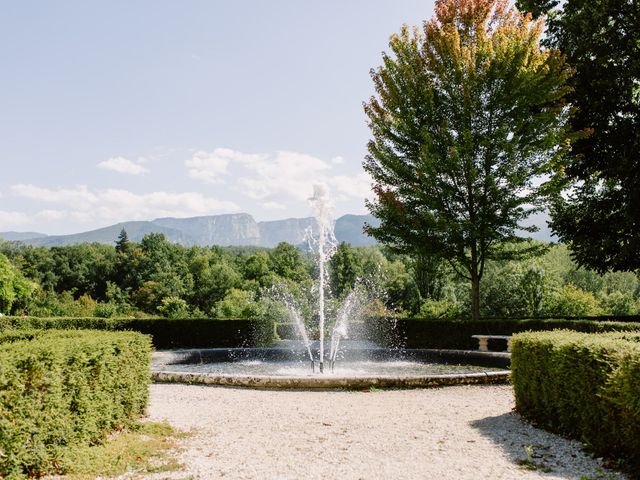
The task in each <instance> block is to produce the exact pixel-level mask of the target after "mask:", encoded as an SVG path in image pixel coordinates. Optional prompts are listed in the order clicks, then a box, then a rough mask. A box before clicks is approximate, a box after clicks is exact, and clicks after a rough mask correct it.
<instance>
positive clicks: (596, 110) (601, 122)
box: [517, 0, 640, 272]
mask: <svg viewBox="0 0 640 480" xmlns="http://www.w3.org/2000/svg"><path fill="white" fill-rule="evenodd" d="M517 5H518V7H519V8H520V9H521V10H522V11H532V12H533V13H534V14H535V15H548V35H547V40H546V43H547V45H548V46H551V47H554V48H559V49H560V50H561V51H562V52H563V53H564V54H566V56H567V62H568V63H569V64H570V65H571V66H572V67H574V68H575V74H574V75H573V77H572V78H571V80H570V84H571V87H572V92H571V93H570V94H569V95H568V97H567V99H568V101H569V102H571V104H572V105H574V106H576V107H577V108H576V112H575V114H574V115H573V117H572V119H571V124H572V126H573V128H574V129H576V130H586V131H588V132H589V133H590V134H589V135H588V136H586V137H584V138H582V139H579V140H578V141H577V142H575V143H574V144H573V146H572V147H571V152H570V156H569V157H568V160H569V162H568V164H567V165H566V168H562V169H559V170H558V173H559V175H560V176H561V179H562V180H563V181H564V182H566V183H567V185H566V187H567V189H568V191H569V192H570V195H569V196H568V197H567V196H558V197H557V199H556V202H555V205H554V208H553V210H552V224H551V225H552V228H553V230H554V231H555V232H556V233H557V234H558V235H559V236H560V238H561V239H562V240H563V241H564V242H566V243H567V244H568V245H569V247H570V248H571V251H572V252H573V254H574V256H575V259H576V260H577V262H578V263H579V264H580V265H582V266H586V267H589V268H592V269H595V270H598V271H600V272H604V271H607V270H621V271H633V270H637V269H638V268H640V257H639V256H638V255H637V252H638V251H639V250H640V212H639V210H638V208H637V206H638V204H639V203H640V193H639V192H640V174H639V173H638V172H640V156H638V151H640V95H639V89H638V86H639V85H640V4H639V3H638V1H637V0H599V1H597V2H593V1H588V0H566V1H562V2H558V1H549V0H518V2H517Z"/></svg>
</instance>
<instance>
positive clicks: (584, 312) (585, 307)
mask: <svg viewBox="0 0 640 480" xmlns="http://www.w3.org/2000/svg"><path fill="white" fill-rule="evenodd" d="M544 308H545V310H546V312H547V313H548V314H550V315H560V316H567V317H580V316H587V317H593V316H597V315H603V314H604V311H603V310H602V308H600V305H599V302H598V300H597V299H596V298H595V297H594V296H593V294H592V293H590V292H585V291H584V290H580V289H579V288H577V287H575V286H573V285H571V284H569V285H565V286H564V287H562V288H561V289H559V290H556V291H554V292H552V293H551V294H550V295H549V298H548V299H547V300H546V303H545V306H544Z"/></svg>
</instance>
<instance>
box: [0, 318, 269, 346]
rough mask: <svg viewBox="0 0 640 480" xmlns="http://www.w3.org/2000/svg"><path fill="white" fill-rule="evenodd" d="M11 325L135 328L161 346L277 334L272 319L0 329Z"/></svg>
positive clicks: (247, 342)
mask: <svg viewBox="0 0 640 480" xmlns="http://www.w3.org/2000/svg"><path fill="white" fill-rule="evenodd" d="M7 328H13V329H24V328H27V329H28V328H36V329H93V330H115V331H122V330H131V331H135V332H140V333H145V334H147V335H151V337H152V341H153V345H154V347H155V348H157V349H166V348H206V347H257V346H266V345H269V344H270V343H271V342H272V340H273V333H274V327H273V322H272V321H269V320H238V319H235V320H212V319H210V318H189V319H168V318H142V319H140V318H94V317H85V318H71V317H53V318H39V317H0V331H2V330H4V329H7Z"/></svg>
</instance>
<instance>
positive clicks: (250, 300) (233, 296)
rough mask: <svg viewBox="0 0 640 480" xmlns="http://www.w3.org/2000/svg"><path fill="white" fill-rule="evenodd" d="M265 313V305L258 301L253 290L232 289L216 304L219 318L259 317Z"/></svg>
mask: <svg viewBox="0 0 640 480" xmlns="http://www.w3.org/2000/svg"><path fill="white" fill-rule="evenodd" d="M264 314H265V307H264V306H263V305H261V304H260V303H259V302H257V301H256V300H255V298H254V295H253V293H252V292H248V291H246V290H239V289H237V288H233V289H231V291H230V292H229V293H228V294H227V296H226V297H224V298H223V299H222V300H220V301H219V302H218V303H217V304H216V317H217V318H247V319H258V318H261V317H262V316H263V315H264Z"/></svg>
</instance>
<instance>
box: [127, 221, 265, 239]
mask: <svg viewBox="0 0 640 480" xmlns="http://www.w3.org/2000/svg"><path fill="white" fill-rule="evenodd" d="M152 223H153V224H155V225H158V226H160V227H164V228H170V229H173V230H177V231H180V232H182V233H183V234H185V235H187V236H188V237H189V238H190V239H192V240H193V242H194V243H195V245H202V246H206V245H257V246H261V242H260V228H259V227H258V224H257V223H256V221H255V220H254V219H253V217H252V216H251V215H249V214H248V213H235V214H229V215H210V216H206V217H190V218H158V219H156V220H154V221H153V222H152ZM127 233H128V231H127ZM178 243H182V242H178Z"/></svg>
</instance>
